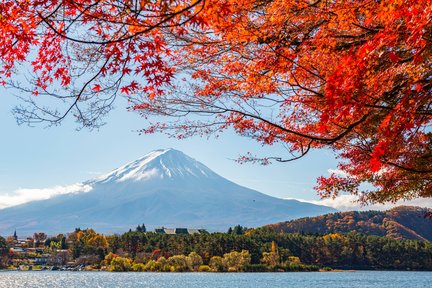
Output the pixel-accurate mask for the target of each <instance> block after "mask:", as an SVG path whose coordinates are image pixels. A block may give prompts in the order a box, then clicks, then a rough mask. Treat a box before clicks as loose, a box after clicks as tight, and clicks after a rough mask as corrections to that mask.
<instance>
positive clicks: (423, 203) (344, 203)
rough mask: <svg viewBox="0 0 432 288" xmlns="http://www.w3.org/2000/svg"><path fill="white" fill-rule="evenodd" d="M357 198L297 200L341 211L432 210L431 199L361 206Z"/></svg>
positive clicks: (340, 197) (349, 196)
mask: <svg viewBox="0 0 432 288" xmlns="http://www.w3.org/2000/svg"><path fill="white" fill-rule="evenodd" d="M357 199H358V198H357V196H355V195H341V196H338V197H336V198H335V199H331V198H329V199H322V200H304V199H296V200H298V201H301V202H307V203H312V204H317V205H325V206H329V207H332V208H335V209H337V210H340V211H352V210H355V211H366V210H388V209H390V208H393V207H396V206H400V205H409V206H419V207H426V208H432V199H431V198H419V199H414V200H409V201H404V200H400V201H397V202H396V203H386V204H374V205H366V206H364V205H361V204H360V203H359V202H358V201H357Z"/></svg>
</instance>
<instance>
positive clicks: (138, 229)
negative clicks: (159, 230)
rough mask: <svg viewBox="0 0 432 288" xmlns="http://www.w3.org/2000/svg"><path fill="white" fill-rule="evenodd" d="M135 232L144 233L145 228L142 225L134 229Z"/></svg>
mask: <svg viewBox="0 0 432 288" xmlns="http://www.w3.org/2000/svg"><path fill="white" fill-rule="evenodd" d="M135 231H136V232H142V233H145V232H147V228H146V227H145V225H144V223H143V224H142V225H138V226H137V227H136V229H135Z"/></svg>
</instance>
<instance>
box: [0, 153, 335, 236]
mask: <svg viewBox="0 0 432 288" xmlns="http://www.w3.org/2000/svg"><path fill="white" fill-rule="evenodd" d="M83 186H85V187H90V189H87V190H86V191H83V192H79V193H71V194H64V195H58V196H55V197H52V198H49V199H47V200H39V201H32V202H29V203H25V204H21V205H18V206H13V207H9V208H5V209H2V210H0V232H1V231H5V232H6V230H7V231H10V230H13V229H17V230H18V231H19V232H20V233H22V234H27V235H30V234H32V233H33V232H36V231H44V232H46V233H49V234H54V233H60V232H62V233H64V232H70V231H73V230H74V229H75V228H77V227H80V228H94V229H95V230H96V231H97V232H103V233H113V232H123V231H126V230H128V229H129V228H134V227H136V225H138V224H140V223H145V225H146V226H147V228H150V229H151V228H155V227H160V226H165V227H188V228H205V229H208V230H209V231H226V229H228V227H231V226H234V225H237V224H240V225H243V226H247V227H257V226H262V225H265V224H269V223H276V222H281V221H287V220H291V219H296V218H300V217H306V216H317V215H322V214H326V213H331V212H335V211H336V210H335V209H333V208H330V207H326V206H319V205H314V204H310V203H304V202H299V201H296V200H283V199H279V198H275V197H271V196H269V195H266V194H263V193H260V192H257V191H255V190H252V189H249V188H246V187H242V186H240V185H237V184H235V183H233V182H231V181H229V180H227V179H225V178H223V177H222V176H220V175H218V174H216V173H215V172H213V171H212V170H210V169H209V168H208V167H206V166H205V165H203V164H202V163H200V162H198V161H196V160H194V159H192V158H191V157H189V156H187V155H185V154H184V153H182V152H180V151H177V150H174V149H165V150H156V151H153V152H150V153H148V154H147V155H145V156H144V157H142V158H140V159H138V160H136V161H133V162H131V163H128V164H126V165H124V166H121V167H120V168H118V169H115V170H113V171H111V172H110V173H108V174H105V175H102V176H100V177H97V178H95V179H93V180H89V181H86V182H84V183H83ZM88 190H90V191H88Z"/></svg>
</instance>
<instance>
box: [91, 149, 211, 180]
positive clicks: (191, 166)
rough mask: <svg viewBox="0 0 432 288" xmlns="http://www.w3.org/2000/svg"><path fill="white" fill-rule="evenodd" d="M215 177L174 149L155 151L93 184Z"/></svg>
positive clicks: (201, 165) (206, 169)
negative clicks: (152, 179)
mask: <svg viewBox="0 0 432 288" xmlns="http://www.w3.org/2000/svg"><path fill="white" fill-rule="evenodd" d="M189 176H192V177H197V178H198V177H215V176H217V175H216V174H215V173H214V172H213V171H211V170H210V169H209V168H207V167H206V166H204V165H203V164H201V163H199V162H198V161H196V160H195V159H192V158H190V157H189V156H186V155H185V154H183V153H182V152H180V151H177V150H174V149H164V150H156V151H153V152H150V153H148V154H147V155H145V156H144V157H142V158H140V159H138V160H135V161H133V162H130V163H128V164H126V165H124V166H121V167H119V168H117V169H115V170H113V171H111V172H110V173H108V174H105V175H102V176H100V177H98V178H96V179H95V181H94V182H99V183H106V182H124V181H129V180H132V181H142V180H148V179H151V178H161V179H163V178H176V177H181V178H185V177H189Z"/></svg>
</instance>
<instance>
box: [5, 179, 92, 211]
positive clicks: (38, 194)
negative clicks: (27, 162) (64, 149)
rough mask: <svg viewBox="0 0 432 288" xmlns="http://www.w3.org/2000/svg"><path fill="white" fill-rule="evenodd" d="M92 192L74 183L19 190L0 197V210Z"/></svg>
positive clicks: (86, 187)
mask: <svg viewBox="0 0 432 288" xmlns="http://www.w3.org/2000/svg"><path fill="white" fill-rule="evenodd" d="M91 190H92V187H91V186H90V185H87V184H82V183H76V184H72V185H68V186H55V187H52V188H44V189H27V188H20V189H18V190H16V191H14V192H13V193H11V194H6V195H0V209H3V208H7V207H11V206H16V205H20V204H24V203H27V202H30V201H35V200H46V199H49V198H52V197H55V196H58V195H64V194H74V193H86V192H89V191H91Z"/></svg>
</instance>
